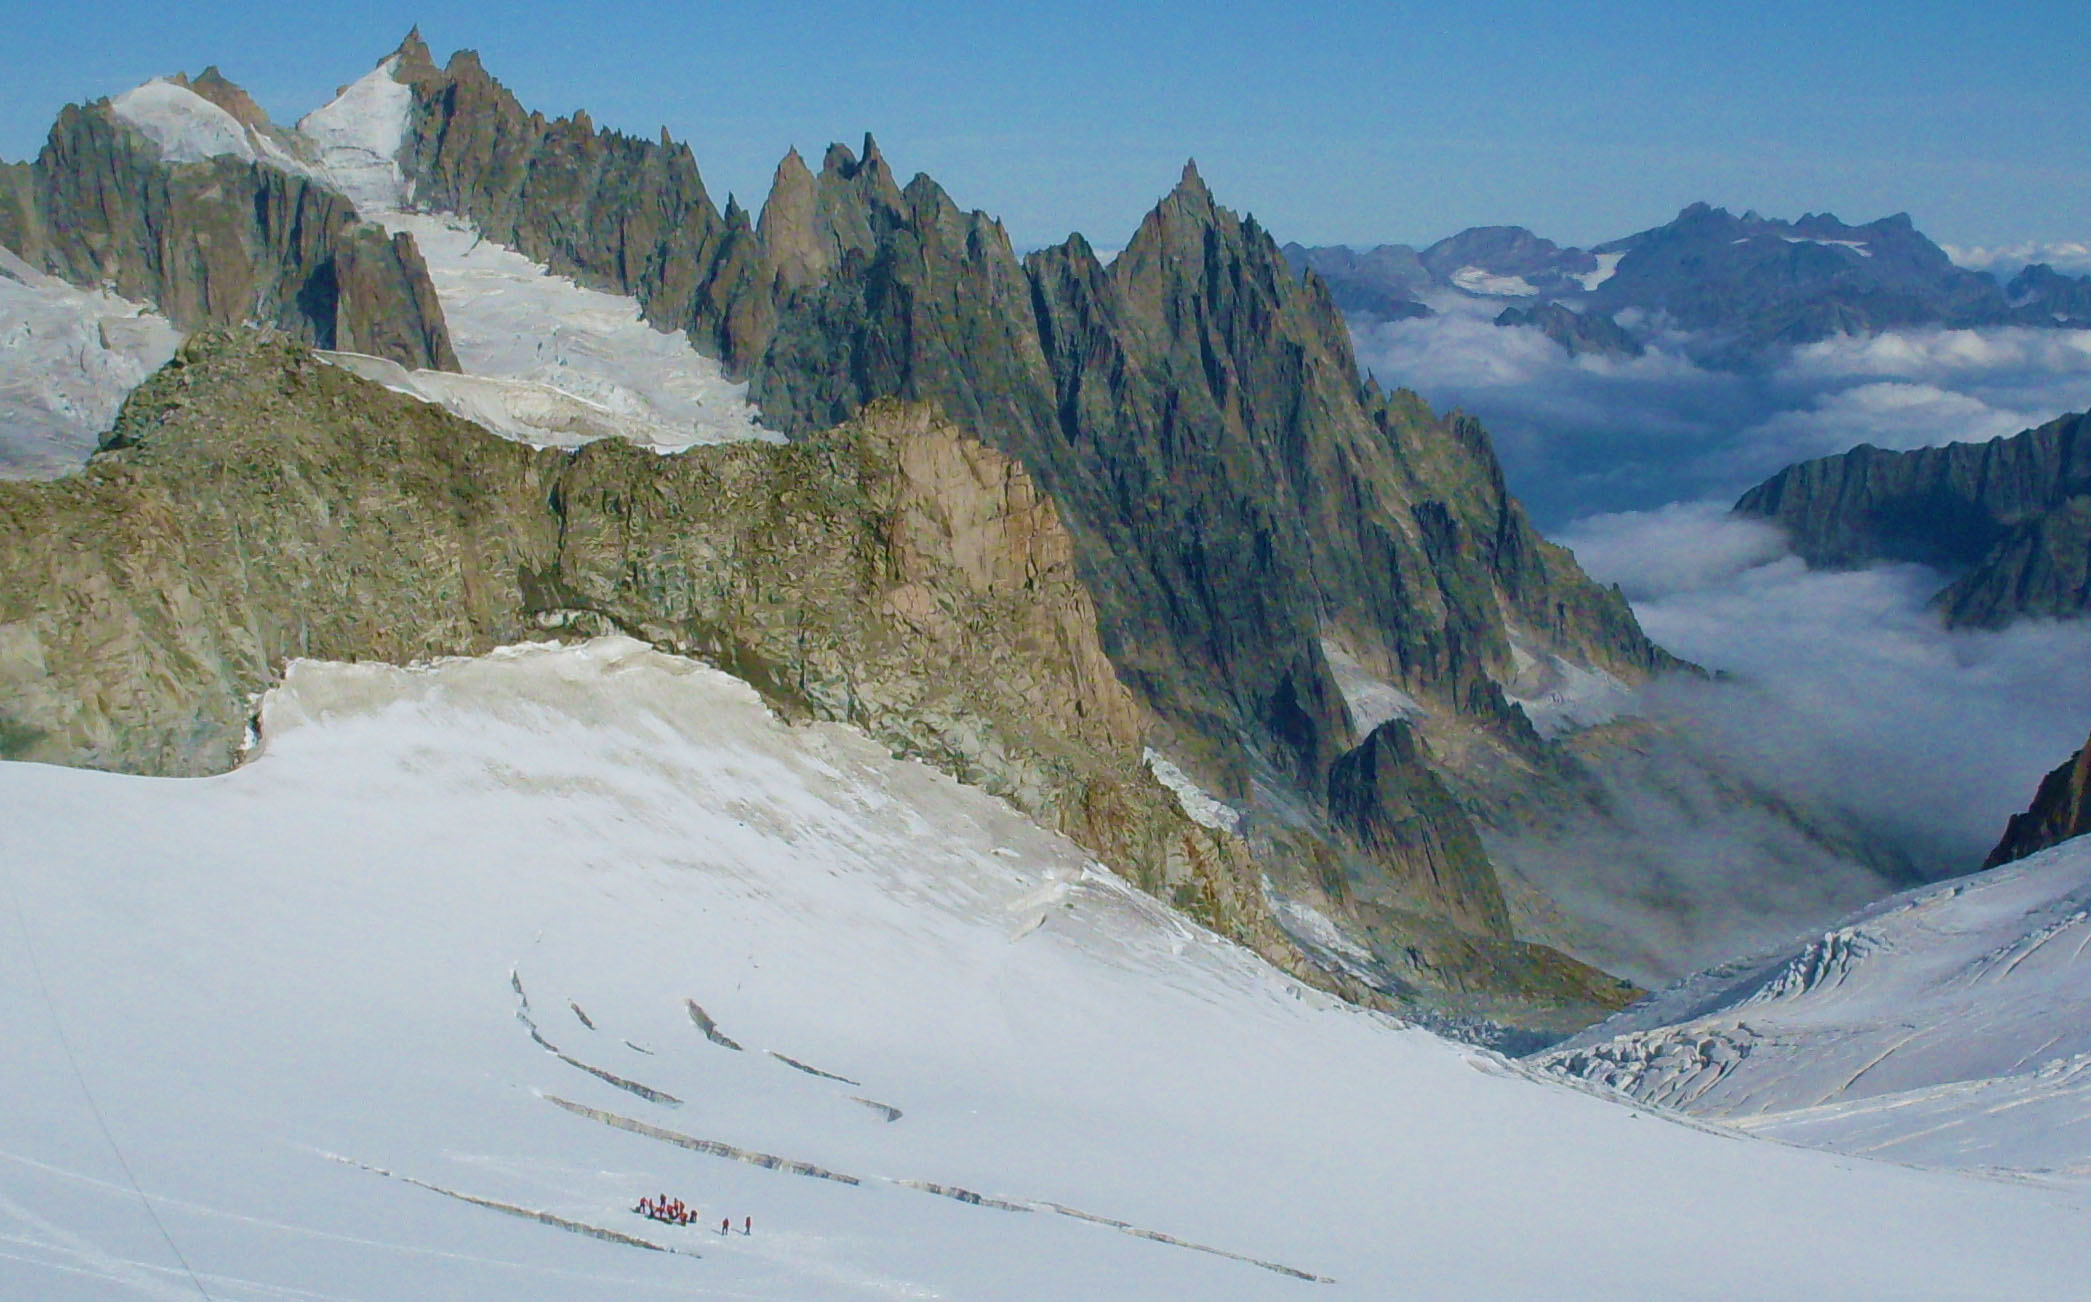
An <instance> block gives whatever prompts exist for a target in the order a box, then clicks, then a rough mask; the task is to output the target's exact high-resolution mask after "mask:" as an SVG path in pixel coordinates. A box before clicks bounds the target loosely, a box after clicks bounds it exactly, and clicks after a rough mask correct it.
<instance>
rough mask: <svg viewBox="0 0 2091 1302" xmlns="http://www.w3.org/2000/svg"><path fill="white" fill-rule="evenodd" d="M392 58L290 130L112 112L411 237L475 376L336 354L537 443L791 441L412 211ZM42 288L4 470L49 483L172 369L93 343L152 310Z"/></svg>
mask: <svg viewBox="0 0 2091 1302" xmlns="http://www.w3.org/2000/svg"><path fill="white" fill-rule="evenodd" d="M397 62H398V60H397V57H396V56H395V57H392V58H388V59H386V60H385V61H384V62H382V63H380V64H379V65H378V66H377V67H376V68H373V69H372V70H371V71H370V72H369V73H367V74H365V75H364V76H363V77H361V78H359V79H357V80H356V81H355V82H353V83H351V84H350V85H348V86H347V87H344V88H343V90H342V91H341V93H340V94H339V95H337V96H336V97H335V98H334V99H333V100H332V101H330V102H329V103H328V104H326V105H325V106H323V107H321V108H318V109H315V110H314V111H313V112H311V113H308V114H307V115H305V117H304V118H302V119H300V120H299V122H298V126H297V129H296V131H294V132H275V133H274V134H273V135H272V134H270V133H267V132H263V131H258V130H255V129H253V128H250V127H248V126H246V125H244V124H243V123H241V122H240V121H239V120H237V119H236V118H234V117H233V116H232V115H231V114H230V113H228V112H226V111H225V110H224V109H222V108H220V107H219V106H218V105H216V104H214V103H212V102H211V101H209V100H207V99H205V98H204V97H203V96H201V95H198V94H197V93H196V92H194V91H192V90H190V89H188V88H187V87H185V86H181V85H178V84H176V83H174V82H171V81H166V80H162V79H155V80H153V81H150V82H147V83H146V84H145V85H143V86H139V87H137V88H135V89H133V90H130V91H126V92H125V93H123V94H121V95H118V96H116V97H115V99H113V100H112V101H111V107H112V108H113V110H114V111H115V113H116V114H117V116H118V117H120V118H121V119H123V120H124V121H125V122H127V123H129V124H130V125H132V126H133V127H136V128H137V129H138V130H139V131H141V132H142V133H144V134H145V135H146V136H147V137H148V138H149V139H151V140H152V141H153V142H154V144H155V145H156V146H157V147H158V149H159V151H160V154H161V156H162V157H164V158H166V159H167V160H168V161H170V162H196V161H199V160H201V159H205V158H211V157H214V156H219V155H231V156H233V157H237V158H241V159H244V160H246V161H249V162H262V163H266V164H268V165H270V166H273V167H276V168H279V169H281V170H283V171H286V172H290V173H293V174H295V175H301V176H307V177H310V178H312V179H313V180H315V181H318V182H319V183H320V184H322V185H325V186H328V187H330V188H332V189H334V190H337V191H339V192H340V193H342V194H344V195H346V196H348V198H349V199H350V200H351V201H352V202H354V204H355V205H356V208H357V211H358V212H359V213H361V214H362V215H363V216H364V217H366V218H368V219H370V220H372V221H376V222H378V223H380V224H381V225H383V226H384V227H385V228H386V229H387V230H388V231H392V232H395V233H396V232H399V231H407V232H410V233H412V234H413V236H414V238H415V241H416V243H417V244H418V245H419V247H420V249H421V253H422V256H423V258H424V259H425V261H426V262H427V264H428V270H429V278H430V280H431V282H432V283H433V284H434V286H435V290H436V297H437V299H438V300H439V301H440V302H441V304H442V307H443V316H444V319H445V323H446V324H447V325H448V327H449V330H450V337H451V343H452V345H453V346H454V347H455V348H456V350H457V355H458V361H459V364H460V365H461V366H462V367H463V368H464V371H465V375H463V376H458V375H452V374H448V373H445V372H437V371H414V372H409V371H407V370H405V369H403V368H401V367H399V366H397V365H396V364H392V363H388V362H384V361H381V360H379V359H376V358H362V357H357V356H354V355H351V354H335V355H330V358H331V360H335V361H337V362H339V363H340V364H343V365H347V366H349V367H351V368H352V369H354V370H357V371H359V372H360V373H362V374H364V375H365V376H367V377H368V378H371V379H374V380H377V381H379V382H380V383H383V384H385V385H387V386H388V387H391V388H394V389H397V390H399V391H401V392H403V393H408V394H411V395H413V396H415V397H417V398H420V399H422V400H423V401H425V402H430V403H435V404H438V405H440V406H443V407H446V408H448V409H449V410H451V411H453V412H455V413H456V414H458V415H460V416H463V417H465V418H466V419H467V420H471V421H475V422H477V423H479V424H481V425H484V426H485V427H487V428H488V429H490V430H492V431H494V432H495V433H497V434H500V435H503V436H505V437H508V438H513V439H518V440H521V441H524V442H528V443H533V444H536V445H538V446H541V447H550V446H562V447H564V446H573V445H575V444H578V443H585V442H589V441H592V440H594V439H599V438H624V439H629V440H631V441H632V442H635V443H638V444H641V445H642V446H646V447H652V448H655V449H658V450H660V451H664V452H667V451H675V450H678V449H681V448H686V447H690V446H692V445H695V444H700V443H718V442H724V441H728V440H733V439H765V440H769V441H772V442H781V441H782V436H780V435H778V434H776V433H774V432H772V431H770V430H767V429H764V428H763V426H762V424H761V418H760V415H759V414H758V413H757V412H756V410H755V408H754V406H753V405H752V404H750V403H749V401H748V398H747V386H746V385H745V384H737V383H735V382H733V381H731V380H729V379H727V378H726V375H725V373H724V371H723V370H722V368H721V367H720V366H719V364H718V363H717V362H716V361H714V360H713V359H711V358H709V357H706V356H704V355H702V354H701V353H698V352H697V351H696V350H695V349H693V348H692V347H691V346H690V341H689V338H688V336H687V335H685V334H683V333H682V332H681V331H674V332H663V331H660V330H656V329H654V328H653V327H652V326H650V325H648V324H647V323H646V322H645V321H644V320H643V319H642V318H641V316H640V313H639V305H638V303H637V301H636V300H634V299H632V298H629V297H625V296H623V295H618V294H609V293H604V292H601V291H597V290H591V289H584V288H583V287H581V286H580V285H578V284H575V283H574V282H573V281H571V280H568V279H566V278H565V277H562V276H555V275H552V274H551V273H550V272H548V271H547V270H546V268H545V267H544V266H543V265H542V264H540V263H536V262H533V261H531V260H530V259H528V258H526V257H524V256H523V255H522V254H520V253H517V252H515V251H513V250H511V249H508V248H505V247H503V246H501V245H498V244H494V243H491V242H489V241H487V240H484V239H482V238H480V235H479V232H478V231H476V230H474V229H473V228H472V227H471V225H470V224H469V223H467V222H464V221H462V220H460V219H458V218H455V217H451V216H447V215H442V214H427V213H415V212H410V211H408V207H409V201H410V198H411V196H410V194H409V192H408V190H409V187H408V186H407V184H406V181H405V179H404V177H403V175H402V173H401V170H400V167H399V164H398V161H397V155H398V153H399V150H400V147H401V145H402V144H403V142H404V141H405V139H406V131H407V115H408V114H409V112H410V111H411V110H412V106H413V96H412V93H411V92H410V91H409V90H408V88H407V87H406V86H404V85H402V84H401V83H400V82H398V81H397V80H395V79H394V76H393V73H394V70H395V68H396V66H397ZM0 252H4V251H0ZM10 257H11V255H10ZM22 270H23V271H26V270H27V269H26V268H23V269H22ZM29 274H30V275H35V273H33V272H32V273H29ZM44 279H46V280H47V279H48V278H44ZM31 283H32V282H29V281H26V280H25V278H24V277H23V276H22V275H21V274H19V273H17V272H14V271H10V270H9V268H8V267H7V266H5V265H0V332H5V333H4V334H0V341H12V340H15V339H17V338H26V337H27V334H26V333H25V332H28V331H31V330H33V331H34V333H35V334H36V342H35V343H34V344H33V345H32V346H31V347H30V348H27V349H24V348H21V347H16V346H13V345H12V344H9V345H8V346H6V347H0V473H14V474H27V475H40V476H41V475H53V474H59V473H63V472H64V471H66V470H69V469H72V468H75V467H77V466H78V465H79V464H80V463H81V462H82V461H83V460H85V458H86V456H87V454H88V453H89V452H90V451H92V450H93V446H94V439H95V436H96V435H98V434H100V433H101V432H102V431H103V430H104V429H106V428H108V421H109V418H110V417H112V416H113V415H114V414H115V410H116V406H117V404H118V403H119V402H120V401H121V399H122V396H123V394H124V393H126V392H128V391H129V390H130V389H131V388H132V387H134V386H136V384H137V383H138V382H139V380H141V379H143V378H144V376H145V375H146V374H147V373H149V372H150V370H151V369H152V368H153V367H156V366H158V365H160V364H161V363H163V362H165V361H166V359H167V357H168V356H169V355H171V353H172V349H173V344H174V340H175V336H174V335H173V333H172V332H171V330H166V329H161V330H157V331H146V332H144V333H140V332H138V331H136V330H129V331H119V332H116V333H115V342H114V343H96V342H91V340H92V338H93V336H94V330H93V326H94V323H95V322H96V321H99V320H102V319H104V318H109V317H113V316H119V315H122V314H124V313H130V314H133V315H135V314H139V313H142V312H143V311H144V309H142V308H140V307H139V306H138V305H135V304H128V303H123V302H121V301H120V300H108V301H107V302H106V303H101V302H96V301H94V300H96V298H97V296H95V295H90V294H85V293H83V292H82V291H78V290H73V289H70V288H69V287H63V286H60V289H62V290H64V293H63V294H54V293H50V292H46V290H47V288H48V287H46V286H43V285H42V284H40V283H37V284H35V289H36V294H35V296H33V297H29V296H25V294H24V293H23V292H22V289H21V287H22V286H23V285H25V284H31ZM52 283H53V284H56V282H52ZM67 295H70V297H67ZM76 300H77V301H76ZM154 319H155V320H157V318H154ZM162 324H164V323H162ZM111 333H112V332H111V331H110V330H108V329H104V330H103V331H102V334H103V335H105V336H107V335H110V334H111Z"/></svg>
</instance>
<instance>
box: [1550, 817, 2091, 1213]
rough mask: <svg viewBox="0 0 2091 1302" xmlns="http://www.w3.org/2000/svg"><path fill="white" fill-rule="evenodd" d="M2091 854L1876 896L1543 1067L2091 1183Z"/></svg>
mask: <svg viewBox="0 0 2091 1302" xmlns="http://www.w3.org/2000/svg"><path fill="white" fill-rule="evenodd" d="M2087 949H2091V845H2087V844H2085V843H2084V841H2083V839H2082V838H2079V839H2078V840H2076V841H2071V842H2067V843H2065V844H2063V845H2060V846H2056V847H2055V848H2054V849H2052V850H2049V851H2046V852H2044V853H2042V854H2039V855H2036V856H2034V857H2032V858H2029V859H2026V860H2023V861H2021V862H2020V863H2016V864H2007V865H2005V866H2003V867H2001V868H1996V869H1992V870H1990V871H1989V872H1985V873H1980V874H1977V875H1975V876H1972V877H1965V878H1958V879H1955V880H1953V881H1950V882H1945V883H1941V884H1939V885H1934V886H1927V887H1922V888H1919V889H1917V890H1915V891H1910V892H1906V893H1904V894H1902V895H1899V896H1895V897H1893V898H1891V899H1888V900H1884V901H1881V902H1879V903H1877V904H1874V905H1870V906H1868V907H1867V908H1865V909H1863V910H1861V911H1860V912H1859V913H1858V914H1856V915H1854V917H1852V918H1851V919H1848V920H1847V921H1846V922H1845V923H1843V924H1842V925H1840V926H1838V927H1835V928H1833V929H1831V930H1829V931H1827V932H1824V933H1823V934H1821V935H1820V936H1818V937H1816V938H1814V939H1812V940H1809V941H1807V942H1806V943H1804V944H1801V945H1798V946H1796V947H1794V948H1793V949H1791V950H1788V951H1785V952H1781V953H1776V954H1773V955H1770V956H1766V957H1761V958H1759V959H1756V960H1754V961H1741V962H1736V963H1731V964H1728V965H1726V966H1724V967H1723V968H1721V969H1717V970H1716V971H1715V972H1712V973H1707V974H1702V975H1701V976H1699V977H1695V978H1693V979H1691V980H1689V981H1687V982H1684V983H1681V984H1680V985H1679V986H1677V987H1675V988H1673V989H1671V990H1669V991H1665V992H1663V994H1661V995H1659V996H1657V998H1656V999H1655V1000H1652V1001H1649V1002H1647V1003H1644V1004H1643V1005H1639V1006H1636V1007H1635V1008H1632V1009H1628V1010H1627V1011H1625V1012H1623V1013H1621V1014H1619V1015H1618V1016H1617V1017H1614V1018H1612V1019H1611V1020H1609V1021H1607V1022H1605V1023H1603V1024H1601V1025H1600V1026H1597V1027H1593V1028H1592V1029H1591V1030H1589V1031H1586V1032H1585V1033H1583V1034H1582V1035H1581V1036H1578V1037H1576V1039H1575V1040H1573V1041H1571V1042H1570V1043H1569V1044H1568V1045H1566V1046H1564V1047H1563V1048H1562V1049H1561V1050H1559V1051H1556V1052H1555V1053H1553V1054H1550V1055H1548V1056H1547V1057H1546V1058H1545V1059H1543V1060H1542V1061H1544V1062H1545V1063H1547V1064H1549V1065H1551V1066H1553V1067H1555V1068H1557V1069H1558V1070H1562V1071H1565V1072H1569V1073H1572V1074H1575V1075H1579V1076H1583V1077H1586V1078H1588V1079H1591V1080H1595V1081H1600V1082H1603V1083H1605V1084H1609V1085H1612V1086H1615V1087H1617V1088H1619V1089H1622V1090H1624V1091H1626V1092H1627V1093H1629V1094H1631V1095H1633V1096H1635V1097H1636V1098H1640V1099H1643V1100H1646V1101H1650V1102H1654V1103H1660V1104H1663V1105H1666V1106H1672V1107H1678V1108H1682V1109H1684V1110H1685V1111H1687V1112H1690V1113H1692V1114H1694V1115H1697V1116H1702V1117H1708V1118H1712V1119H1717V1120H1721V1121H1724V1122H1727V1123H1729V1124H1732V1125H1735V1126H1739V1127H1741V1128H1743V1129H1746V1130H1749V1131H1751V1132H1754V1133H1757V1134H1763V1135H1769V1136H1773V1137H1776V1138H1779V1139H1783V1140H1787V1141H1789V1142H1792V1143H1799V1144H1808V1145H1811V1146H1816V1147H1822V1148H1829V1149H1835V1150H1838V1151H1841V1152H1846V1153H1854V1154H1859V1155H1864V1156H1873V1157H1885V1158H1890V1159H1893V1160H1896V1161H1902V1162H1910V1163H1915V1164H1921V1165H1927V1166H1940V1167H1951V1168H1962V1169H1971V1170H1983V1171H1992V1172H2002V1173H2008V1174H2013V1175H2022V1176H2041V1177H2049V1178H2062V1179H2076V1178H2081V1177H2083V1176H2086V1175H2091V1071H2087V1070H2086V1068H2087V1067H2091V959H2087V958H2086V957H2085V951H2086V950H2087Z"/></svg>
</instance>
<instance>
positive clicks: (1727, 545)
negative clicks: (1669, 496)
mask: <svg viewBox="0 0 2091 1302" xmlns="http://www.w3.org/2000/svg"><path fill="white" fill-rule="evenodd" d="M1555 541H1557V542H1559V543H1561V544H1562V545H1564V546H1566V547H1568V548H1570V549H1572V550H1573V551H1574V552H1575V554H1576V560H1577V561H1579V562H1580V563H1581V564H1582V567H1583V569H1584V570H1586V571H1587V572H1589V573H1590V574H1592V575H1595V576H1597V577H1598V578H1599V579H1600V580H1601V581H1602V582H1605V583H1616V584H1618V585H1619V586H1620V587H1621V588H1622V589H1623V590H1624V591H1625V592H1626V595H1627V597H1628V599H1630V600H1633V601H1642V600H1646V599H1648V598H1651V597H1662V596H1668V595H1670V594H1672V593H1676V592H1683V591H1692V590H1695V589H1700V588H1704V587H1707V586H1708V585H1710V584H1713V583H1717V582H1721V581H1723V580H1727V579H1731V578H1733V577H1735V576H1736V575H1739V574H1741V573H1742V572H1743V571H1745V570H1750V569H1754V568H1756V567H1757V566H1760V565H1763V564H1765V563H1767V562H1769V561H1773V560H1776V559H1778V558H1779V557H1781V556H1784V555H1785V554H1786V536H1785V532H1784V531H1783V530H1781V529H1780V528H1779V527H1778V526H1777V525H1773V524H1769V523H1767V522H1765V521H1763V520H1756V519H1750V518H1748V517H1745V516H1738V515H1731V514H1729V511H1728V506H1727V504H1726V503H1725V502H1672V503H1671V504H1670V505H1668V506H1664V507H1659V508H1657V509H1656V510H1653V511H1626V512H1619V513H1616V514H1611V515H1592V516H1585V517H1584V518H1583V519H1581V520H1578V521H1576V522H1575V524H1574V525H1572V526H1571V527H1570V528H1569V529H1567V530H1565V531H1563V532H1562V533H1561V534H1560V535H1559V536H1558V537H1557V538H1556V540H1555Z"/></svg>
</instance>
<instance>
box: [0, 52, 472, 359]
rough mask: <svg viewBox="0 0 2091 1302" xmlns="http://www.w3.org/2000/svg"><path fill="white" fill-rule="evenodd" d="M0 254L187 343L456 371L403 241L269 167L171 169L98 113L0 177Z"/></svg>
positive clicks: (57, 133)
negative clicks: (279, 341) (197, 335)
mask: <svg viewBox="0 0 2091 1302" xmlns="http://www.w3.org/2000/svg"><path fill="white" fill-rule="evenodd" d="M200 84H204V85H206V87H207V88H210V89H213V90H214V91H216V92H217V93H218V94H220V95H221V96H225V97H229V96H230V94H231V92H232V91H236V90H237V88H236V87H232V86H231V83H229V82H225V81H223V79H222V78H206V79H203V81H202V82H201V83H200ZM226 88H230V89H229V90H228V89H226ZM242 98H244V96H242ZM257 112H258V110H257ZM0 244H5V245H6V246H7V247H8V248H10V249H13V250H14V251H15V252H16V253H18V254H20V255H21V257H22V258H23V259H24V260H25V261H27V262H28V263H29V264H30V265H32V266H35V267H37V268H39V269H40V270H43V271H46V272H49V273H50V274H52V275H55V276H59V277H62V278H64V279H66V280H69V281H71V282H73V283H74V284H77V285H89V286H92V285H101V284H111V285H114V287H115V289H116V291H117V292H118V293H119V294H122V295H124V296H125V297H127V298H133V299H140V300H143V301H146V302H149V303H152V304H155V305H156V306H158V308H159V309H160V311H162V312H163V313H165V314H166V315H167V317H168V319H169V320H171V321H173V322H174V324H175V325H177V326H179V327H181V328H182V329H184V330H195V329H199V328H202V327H206V326H227V325H237V324H240V323H243V322H248V321H254V322H260V323H263V324H268V325H273V326H275V327H277V328H278V329H281V330H283V331H284V332H286V333H288V334H289V335H291V336H292V337H294V338H297V339H300V340H303V341H305V342H307V343H310V344H313V345H315V346H317V347H321V348H341V349H347V350H351V351H356V352H368V353H373V354H376V355H377V356H380V357H385V358H387V359H389V360H391V361H396V362H398V363H400V364H401V365H404V366H411V367H432V368H437V369H443V370H456V369H457V357H456V355H455V353H453V352H452V350H451V346H450V337H449V332H448V331H447V330H446V329H445V327H444V324H443V314H442V310H441V307H440V306H439V305H438V304H437V302H436V297H435V291H434V289H433V287H432V286H431V285H430V284H429V280H428V273H427V269H426V268H425V267H424V266H423V264H422V261H421V256H420V253H419V252H418V251H417V250H416V249H415V247H414V244H413V241H412V239H411V238H410V237H407V236H399V237H396V238H395V237H392V236H388V235H387V234H386V233H385V232H384V231H383V230H382V229H380V228H378V227H377V226H374V225H371V224H369V223H366V222H364V221H363V220H362V219H361V218H359V217H358V216H357V214H356V211H355V208H354V206H353V205H352V204H350V203H349V201H348V200H347V199H345V198H343V197H342V196H340V195H338V194H335V193H334V192H332V191H331V190H328V189H327V188H326V187H324V186H322V185H320V184H318V183H317V182H315V181H312V180H310V179H308V178H306V177H302V176H294V175H291V174H290V173H287V172H284V171H281V170H279V169H277V168H274V167H270V166H268V165H266V164H262V163H250V162H246V161H243V160H241V159H238V158H234V157H230V156H223V157H217V158H212V159H208V160H205V161H202V162H191V163H168V162H165V161H163V160H162V158H161V156H160V153H159V150H158V149H157V147H156V146H154V145H153V143H152V142H151V141H150V140H147V139H146V138H145V137H143V136H142V135H140V134H138V133H137V132H136V131H135V130H133V129H132V128H130V127H129V126H127V125H126V124H125V123H124V122H123V121H122V120H120V119H119V118H118V117H117V116H116V115H115V114H114V112H112V111H111V109H110V107H109V105H108V102H107V101H100V102H98V103H95V104H91V105H88V106H86V107H85V108H82V107H78V106H69V107H67V108H66V109H65V110H64V111H63V112H61V113H60V114H59V117H58V121H57V122H56V124H54V125H53V126H52V128H51V134H50V139H49V141H48V142H47V143H46V144H45V146H44V148H43V151H42V152H41V153H40V154H39V155H38V156H37V158H36V161H35V162H34V163H30V164H16V165H11V166H9V167H8V168H6V169H4V173H0Z"/></svg>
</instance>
